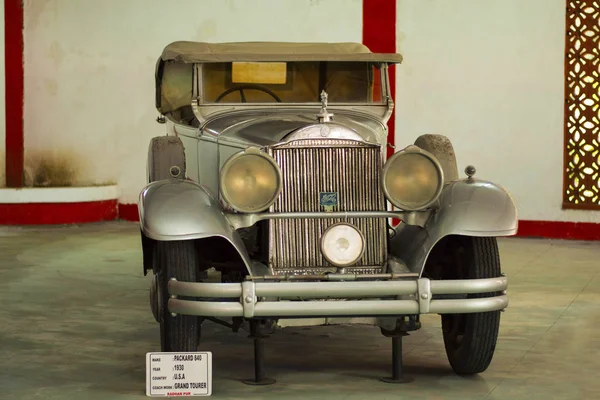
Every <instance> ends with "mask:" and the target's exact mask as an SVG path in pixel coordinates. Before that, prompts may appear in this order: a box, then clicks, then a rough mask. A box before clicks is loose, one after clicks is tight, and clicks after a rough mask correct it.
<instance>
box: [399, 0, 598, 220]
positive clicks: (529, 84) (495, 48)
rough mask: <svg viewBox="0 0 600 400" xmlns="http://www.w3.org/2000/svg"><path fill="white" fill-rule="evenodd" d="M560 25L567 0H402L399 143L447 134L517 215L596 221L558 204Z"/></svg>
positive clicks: (466, 161)
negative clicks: (501, 190) (500, 188)
mask: <svg viewBox="0 0 600 400" xmlns="http://www.w3.org/2000/svg"><path fill="white" fill-rule="evenodd" d="M564 32H565V2H564V0H486V1H482V0H453V1H444V0H426V1H416V0H399V1H398V24H397V39H398V42H397V43H398V44H397V47H398V51H400V52H402V53H403V54H404V60H405V61H404V63H403V65H401V66H400V67H399V68H398V72H397V89H396V90H397V95H396V105H397V114H396V115H397V117H396V118H397V120H396V130H397V134H396V140H397V143H398V144H401V145H407V144H409V143H411V142H412V141H414V139H415V138H416V137H417V136H418V135H420V134H423V133H436V132H438V133H443V134H446V135H447V136H449V137H450V138H451V139H452V141H453V142H454V146H455V149H456V152H457V155H458V162H459V170H460V171H462V169H464V167H465V166H466V165H467V164H473V165H475V166H476V167H477V170H478V172H477V176H479V177H481V178H486V179H490V180H492V181H495V182H498V183H500V184H502V185H504V186H505V187H506V188H507V189H508V190H509V191H510V192H511V193H512V195H513V197H514V199H515V201H516V202H517V205H518V207H519V218H520V219H527V220H561V221H562V220H566V221H593V222H600V213H598V212H590V211H574V210H568V211H566V210H562V209H561V204H562V165H563V164H562V163H563V105H564V102H563V82H564V78H563V73H564V72H563V62H564V61H563V60H564V53H563V52H564Z"/></svg>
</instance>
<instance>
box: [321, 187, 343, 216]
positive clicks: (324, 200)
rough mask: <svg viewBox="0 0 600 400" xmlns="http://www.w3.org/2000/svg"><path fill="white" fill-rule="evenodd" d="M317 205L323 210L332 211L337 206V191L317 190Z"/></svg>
mask: <svg viewBox="0 0 600 400" xmlns="http://www.w3.org/2000/svg"><path fill="white" fill-rule="evenodd" d="M319 205H320V206H321V207H322V208H323V210H324V211H325V212H333V211H334V210H333V209H334V207H337V206H338V192H319Z"/></svg>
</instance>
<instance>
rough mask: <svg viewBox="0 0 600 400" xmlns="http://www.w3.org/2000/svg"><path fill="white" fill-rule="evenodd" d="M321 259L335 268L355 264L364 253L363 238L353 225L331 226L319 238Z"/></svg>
mask: <svg viewBox="0 0 600 400" xmlns="http://www.w3.org/2000/svg"><path fill="white" fill-rule="evenodd" d="M321 252H322V253H323V257H325V259H326V260H327V261H329V262H330V263H331V264H333V265H335V266H336V267H347V266H349V265H352V264H355V263H356V262H357V261H358V260H359V259H360V258H361V257H362V255H363V253H364V252H365V238H364V237H363V235H362V233H360V231H359V230H358V229H357V228H356V227H355V226H353V225H350V224H344V223H338V224H334V225H331V226H330V227H329V228H327V230H326V231H325V232H324V233H323V236H322V237H321Z"/></svg>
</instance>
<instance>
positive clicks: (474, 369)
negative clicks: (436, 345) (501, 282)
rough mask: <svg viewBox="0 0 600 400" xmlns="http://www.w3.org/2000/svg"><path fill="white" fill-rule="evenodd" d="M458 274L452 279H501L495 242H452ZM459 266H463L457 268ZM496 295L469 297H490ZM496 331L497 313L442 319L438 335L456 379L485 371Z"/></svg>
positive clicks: (478, 239) (466, 239)
mask: <svg viewBox="0 0 600 400" xmlns="http://www.w3.org/2000/svg"><path fill="white" fill-rule="evenodd" d="M452 244H453V246H452V248H448V251H450V252H453V253H454V254H453V256H454V257H453V258H454V260H455V262H456V264H455V265H457V266H458V267H459V268H458V271H456V272H457V273H456V276H455V279H480V278H493V277H498V276H500V275H501V270H500V257H499V254H498V244H497V241H496V238H489V237H485V238H484V237H460V238H459V239H458V240H456V241H453V242H452ZM460 265H462V266H464V268H461V267H460ZM494 295H497V294H496V293H484V294H473V295H469V298H477V297H491V296H494ZM499 328H500V311H491V312H482V313H473V314H446V315H442V332H443V336H444V346H445V348H446V355H447V356H448V361H449V362H450V365H451V366H452V369H453V370H454V372H456V373H457V374H459V375H472V374H477V373H480V372H483V371H485V370H486V369H487V368H488V366H489V365H490V362H491V361H492V357H493V356H494V350H495V348H496V341H497V339H498V330H499Z"/></svg>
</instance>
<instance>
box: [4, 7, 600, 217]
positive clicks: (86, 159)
mask: <svg viewBox="0 0 600 400" xmlns="http://www.w3.org/2000/svg"><path fill="white" fill-rule="evenodd" d="M390 1H392V0H390ZM164 4H165V2H163V1H160V0H128V1H126V2H123V1H119V0H104V1H102V2H99V1H97V2H92V1H73V0H45V1H38V0H25V34H24V35H25V65H26V66H25V113H24V114H25V148H26V177H27V180H28V183H31V182H32V181H33V180H34V179H35V180H37V181H38V183H39V182H42V183H44V182H45V181H48V180H52V179H54V180H56V181H61V180H62V181H67V182H69V183H73V184H76V185H85V184H101V183H108V182H117V183H118V184H119V185H120V186H121V188H122V192H123V195H122V198H121V202H123V203H135V202H136V201H137V195H138V193H139V190H140V189H141V187H142V186H143V184H144V181H145V179H144V173H145V157H146V148H147V143H148V140H149V139H150V138H151V137H153V136H156V135H160V134H162V133H163V129H164V128H163V127H162V126H160V125H158V124H156V123H155V122H154V118H155V117H156V115H157V113H156V110H155V109H154V104H153V101H154V82H153V74H154V65H155V60H156V58H157V57H158V55H159V54H160V51H161V50H162V48H163V47H164V46H165V45H166V44H167V43H169V42H171V41H174V40H204V41H215V42H223V41H248V40H281V41H323V40H326V41H356V42H359V41H361V30H362V9H361V8H362V1H361V0H320V1H319V0H246V1H236V0H178V1H172V2H169V4H170V6H169V7H168V8H166V7H165V6H164ZM564 12H565V11H564V0H487V1H479V0H454V1H451V2H449V1H444V0H398V2H397V13H398V22H397V48H398V51H399V52H401V53H403V54H404V57H405V61H404V63H403V64H402V65H400V66H398V68H397V86H396V87H397V89H396V90H397V94H396V104H397V113H396V132H397V134H396V142H397V145H398V146H399V147H400V146H405V145H407V144H409V143H412V142H413V141H414V139H415V138H416V137H417V136H418V135H420V134H423V133H435V132H439V133H443V134H446V135H447V136H449V137H450V138H451V139H452V140H453V142H454V145H455V148H456V151H457V155H458V162H459V165H460V169H461V170H462V169H463V168H464V166H465V165H467V164H474V165H475V166H476V167H477V169H478V174H477V176H478V177H481V178H487V179H490V180H493V181H496V182H499V183H501V184H502V185H504V186H505V187H506V188H507V189H508V190H509V191H510V192H511V193H512V195H513V197H514V198H515V201H516V202H517V204H518V206H519V210H520V219H525V220H558V221H590V222H600V213H598V212H589V211H575V210H562V209H561V201H562V154H563V144H562V143H563V125H562V124H563V47H564V45H563V43H564ZM0 42H1V43H3V41H0ZM2 99H3V97H2ZM3 144H4V141H2V144H1V145H2V146H3ZM0 149H1V148H0ZM0 153H1V152H0Z"/></svg>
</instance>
